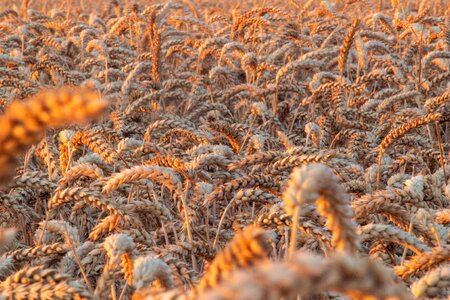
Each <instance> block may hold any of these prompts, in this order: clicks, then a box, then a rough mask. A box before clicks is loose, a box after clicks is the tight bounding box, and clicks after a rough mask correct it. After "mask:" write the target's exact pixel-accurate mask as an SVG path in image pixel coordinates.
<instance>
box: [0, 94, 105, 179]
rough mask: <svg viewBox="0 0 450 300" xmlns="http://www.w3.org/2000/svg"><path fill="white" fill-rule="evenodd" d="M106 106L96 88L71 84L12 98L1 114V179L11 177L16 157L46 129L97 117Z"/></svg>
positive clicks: (37, 139) (84, 121) (38, 138)
mask: <svg viewBox="0 0 450 300" xmlns="http://www.w3.org/2000/svg"><path fill="white" fill-rule="evenodd" d="M106 106H107V102H106V101H104V100H101V99H100V97H99V95H98V93H97V92H94V91H91V90H88V89H71V88H66V89H62V90H50V91H44V92H40V93H39V94H37V95H35V96H33V97H31V98H29V99H27V100H25V101H13V102H12V103H11V105H9V106H8V109H7V110H6V111H5V113H4V114H3V115H2V116H0V129H1V130H0V169H1V172H0V182H1V183H5V182H6V181H7V180H8V179H9V178H10V177H11V175H12V171H13V168H14V166H15V163H16V159H17V157H18V156H19V155H20V154H21V153H23V152H24V151H25V150H26V149H27V148H28V147H30V146H31V145H32V144H34V143H36V142H37V141H39V140H40V138H41V137H42V135H43V134H44V133H45V131H46V130H48V129H50V128H54V129H57V128H61V127H63V126H67V125H71V124H80V123H86V122H87V121H89V120H92V119H93V118H95V117H98V116H99V115H100V114H101V112H102V111H103V110H104V109H105V108H106Z"/></svg>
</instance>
